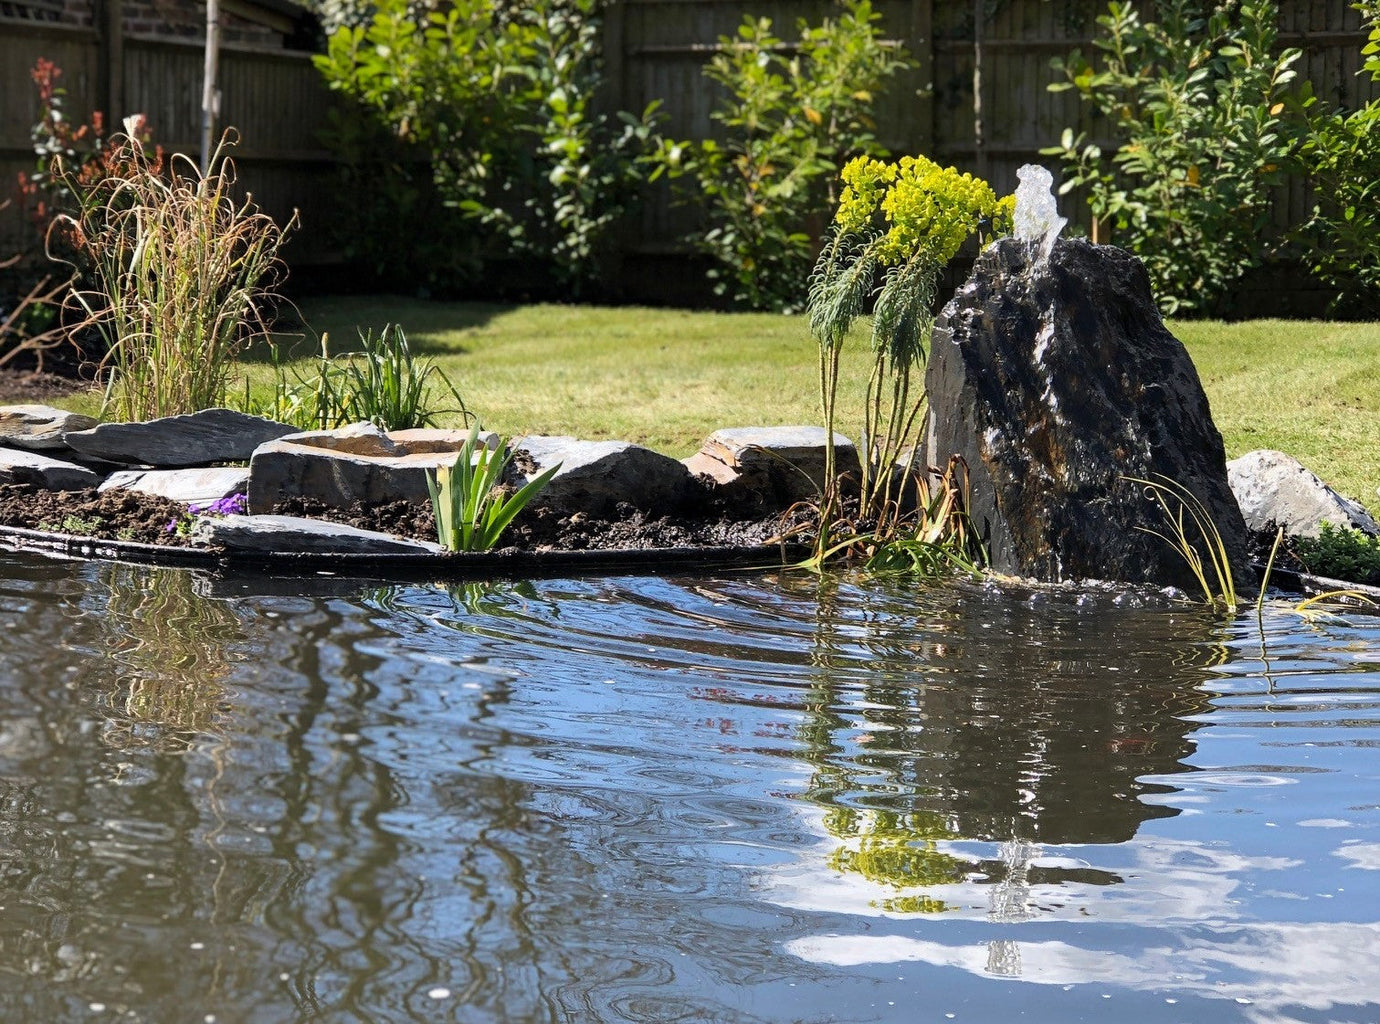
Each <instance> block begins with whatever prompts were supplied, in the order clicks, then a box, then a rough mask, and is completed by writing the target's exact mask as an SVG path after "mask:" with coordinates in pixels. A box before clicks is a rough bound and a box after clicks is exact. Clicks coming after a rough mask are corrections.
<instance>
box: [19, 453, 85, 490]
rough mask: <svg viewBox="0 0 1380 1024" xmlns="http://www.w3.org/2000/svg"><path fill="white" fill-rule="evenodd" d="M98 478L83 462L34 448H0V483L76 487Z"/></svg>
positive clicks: (45, 486)
mask: <svg viewBox="0 0 1380 1024" xmlns="http://www.w3.org/2000/svg"><path fill="white" fill-rule="evenodd" d="M100 482H101V478H100V475H99V474H97V473H93V472H92V471H91V470H89V469H87V468H86V467H85V466H78V465H76V464H74V463H71V462H64V461H63V460H61V459H54V458H51V457H49V456H47V455H40V454H39V453H38V452H28V451H21V450H20V449H18V448H0V484H32V485H34V486H35V487H42V488H44V489H45V490H49V491H80V490H82V489H83V488H86V487H95V486H96V485H97V484H98V483H100Z"/></svg>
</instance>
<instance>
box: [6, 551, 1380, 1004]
mask: <svg viewBox="0 0 1380 1024" xmlns="http://www.w3.org/2000/svg"><path fill="white" fill-rule="evenodd" d="M1292 607H1293V605H1292V602H1289V601H1287V600H1285V599H1282V598H1281V599H1279V600H1275V601H1271V602H1269V603H1268V604H1267V606H1266V610H1265V614H1264V616H1263V619H1262V620H1261V622H1259V623H1258V622H1257V620H1256V617H1255V615H1254V613H1253V612H1252V613H1248V614H1243V615H1242V616H1241V617H1239V618H1238V619H1237V620H1235V621H1223V620H1220V619H1214V618H1212V617H1210V616H1208V615H1206V614H1205V613H1202V612H1199V611H1197V610H1194V609H1192V608H1184V607H1182V606H1173V605H1170V604H1168V603H1166V602H1164V601H1162V600H1160V599H1158V598H1156V599H1154V600H1149V599H1144V598H1134V597H1126V596H1121V597H1118V596H1115V595H1112V594H1091V595H1084V596H1082V597H1080V596H1078V595H1076V594H1058V595H1051V594H1045V593H1040V594H1032V593H1030V592H1028V591H1019V590H1016V591H1011V592H1003V591H1002V590H1001V589H999V588H997V587H992V586H980V585H968V584H963V585H957V584H955V585H945V586H942V587H922V586H912V585H902V584H879V583H876V582H868V581H866V580H863V579H861V578H855V577H848V576H840V577H825V578H823V579H819V578H815V577H811V576H808V575H804V574H797V575H791V574H780V573H776V574H773V573H750V572H731V571H724V572H719V573H716V574H709V575H701V576H694V577H692V576H679V575H677V576H660V577H658V576H650V575H649V576H622V577H615V578H602V579H598V578H586V579H538V580H530V581H494V582H484V583H470V584H464V585H452V586H449V587H443V586H423V585H409V586H386V585H381V584H379V585H374V584H369V583H359V582H356V583H351V582H348V581H342V580H332V579H325V578H323V579H320V580H316V581H311V580H308V581H291V580H272V579H267V578H265V579H218V578H214V577H205V576H198V575H195V574H192V573H190V572H187V571H183V570H168V569H153V568H140V567H131V566H122V565H115V564H109V563H103V564H102V563H81V562H61V561H50V560H45V559H41V558H38V557H35V556H27V555H20V554H0V1019H3V1020H4V1021H6V1022H28V1021H33V1022H51V1021H72V1020H107V1019H108V1020H112V1021H115V1020H130V1021H148V1022H157V1024H161V1022H182V1021H189V1022H223V1024H229V1022H253V1024H271V1022H278V1021H284V1022H286V1021H311V1020H322V1021H361V1022H363V1021H368V1022H402V1021H467V1022H468V1021H475V1022H490V1021H515V1022H516V1021H524V1022H525V1021H553V1022H554V1021H580V1022H583V1021H600V1022H603V1021H639V1022H644V1021H654V1022H660V1021H706V1022H738V1021H745V1022H755V1021H771V1022H795V1021H809V1022H813V1021H849V1022H867V1021H907V1022H912V1021H948V1020H953V1021H958V1022H963V1021H970V1022H994V1021H1007V1020H1016V1019H1020V1020H1023V1021H1041V1022H1043V1021H1048V1022H1060V1024H1064V1022H1070V1021H1106V1020H1111V1019H1115V1020H1117V1021H1119V1022H1132V1021H1157V1022H1158V1021H1164V1022H1178V1021H1192V1022H1199V1024H1200V1022H1217V1021H1249V1022H1264V1021H1271V1022H1274V1021H1337V1020H1346V1021H1355V1020H1375V1019H1377V1018H1380V972H1377V971H1376V969H1375V956H1376V952H1375V951H1376V950H1377V949H1380V759H1377V751H1376V747H1377V745H1380V618H1377V617H1369V616H1366V615H1363V614H1353V613H1348V615H1347V618H1346V619H1345V620H1343V619H1337V618H1318V619H1311V620H1310V619H1306V618H1304V617H1302V616H1300V615H1298V614H1295V613H1294V611H1293V610H1292Z"/></svg>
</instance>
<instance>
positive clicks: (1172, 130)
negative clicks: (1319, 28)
mask: <svg viewBox="0 0 1380 1024" xmlns="http://www.w3.org/2000/svg"><path fill="white" fill-rule="evenodd" d="M1155 11H1156V13H1157V20H1154V21H1147V20H1145V19H1144V18H1143V17H1142V15H1141V14H1140V13H1139V12H1138V10H1137V9H1136V8H1135V6H1133V5H1132V4H1131V3H1129V2H1125V3H1122V2H1113V3H1112V4H1110V6H1109V13H1108V14H1107V15H1105V16H1103V17H1101V18H1099V19H1098V24H1099V25H1100V26H1101V29H1102V34H1101V36H1100V37H1099V38H1097V39H1095V40H1094V45H1095V46H1096V47H1097V49H1098V50H1099V51H1100V59H1099V60H1098V61H1097V62H1096V64H1094V63H1093V62H1090V61H1088V60H1086V59H1085V58H1084V57H1083V55H1082V54H1081V53H1080V52H1078V51H1075V52H1074V53H1073V54H1071V55H1070V56H1069V58H1068V60H1067V61H1061V60H1056V61H1055V66H1056V68H1058V69H1060V70H1062V71H1063V72H1064V73H1065V75H1066V79H1067V80H1066V81H1064V82H1058V83H1055V84H1054V85H1052V86H1051V87H1050V88H1051V89H1053V90H1059V89H1076V90H1077V91H1078V93H1079V95H1080V96H1081V97H1082V98H1083V99H1084V100H1086V101H1087V102H1089V103H1091V104H1092V105H1093V106H1095V107H1096V108H1097V109H1098V111H1100V112H1101V113H1102V114H1103V115H1105V116H1106V117H1107V118H1108V119H1110V121H1111V122H1112V130H1113V134H1114V135H1115V137H1116V139H1117V148H1116V150H1115V151H1114V152H1112V153H1110V154H1109V153H1106V152H1104V151H1103V149H1102V148H1101V147H1100V146H1098V145H1096V144H1094V143H1092V142H1090V141H1089V140H1088V138H1087V137H1086V136H1085V135H1079V136H1077V137H1075V136H1074V134H1073V132H1072V130H1066V131H1065V132H1064V134H1063V138H1062V139H1061V141H1060V144H1059V145H1058V146H1056V147H1053V148H1051V149H1046V150H1044V152H1045V153H1049V154H1057V155H1059V156H1061V157H1062V158H1063V161H1064V166H1065V178H1064V183H1063V186H1062V188H1061V191H1062V192H1069V191H1072V190H1074V189H1083V190H1085V191H1086V194H1087V196H1088V202H1089V205H1090V206H1091V209H1092V214H1093V216H1094V217H1095V218H1096V219H1097V223H1098V225H1099V226H1100V227H1105V228H1108V229H1110V233H1111V239H1112V241H1114V242H1115V243H1116V244H1117V245H1120V246H1122V247H1123V248H1125V249H1128V250H1130V251H1132V252H1134V253H1135V254H1136V255H1137V256H1139V257H1140V258H1141V260H1142V261H1143V262H1144V263H1145V266H1146V269H1147V270H1148V271H1149V272H1150V278H1151V281H1152V282H1153V284H1154V288H1155V291H1156V294H1157V296H1158V298H1159V302H1160V305H1161V307H1162V308H1163V309H1164V311H1165V312H1169V313H1175V312H1182V311H1190V310H1202V309H1204V308H1207V307H1210V306H1211V304H1212V302H1213V301H1214V300H1215V299H1216V298H1218V297H1219V296H1221V295H1222V294H1223V292H1224V291H1225V289H1226V288H1227V287H1228V286H1229V285H1230V284H1231V283H1232V282H1233V281H1235V280H1236V279H1237V278H1239V277H1240V276H1241V274H1242V273H1244V272H1245V271H1246V270H1247V269H1249V268H1251V267H1253V266H1256V265H1258V264H1259V262H1260V261H1261V258H1262V255H1263V253H1264V252H1265V250H1266V245H1267V244H1268V240H1269V236H1270V228H1271V206H1272V202H1273V195H1274V191H1275V189H1276V187H1277V186H1279V185H1280V184H1281V183H1282V182H1283V181H1284V180H1285V175H1286V173H1287V170H1288V167H1289V166H1290V162H1291V159H1292V157H1293V155H1294V152H1295V149H1296V146H1297V139H1298V134H1299V129H1298V127H1297V125H1296V123H1295V120H1296V119H1293V118H1291V116H1290V112H1291V110H1292V109H1294V107H1292V106H1291V97H1290V96H1289V95H1288V93H1287V87H1288V86H1289V84H1290V82H1291V81H1292V80H1293V79H1294V77H1295V71H1294V65H1295V63H1297V61H1298V59H1299V57H1300V51H1299V50H1297V49H1280V48H1278V47H1277V46H1276V42H1277V35H1278V33H1277V30H1276V24H1277V21H1278V16H1279V11H1278V7H1277V5H1276V4H1275V3H1274V2H1272V0H1229V2H1225V3H1222V4H1219V5H1216V6H1213V7H1211V8H1210V9H1208V8H1207V7H1206V6H1205V5H1204V4H1202V3H1200V2H1197V0H1160V2H1159V3H1157V4H1156V5H1155ZM1293 102H1294V103H1295V104H1296V105H1300V106H1301V105H1306V104H1307V103H1308V102H1309V98H1308V96H1307V95H1306V94H1304V95H1303V96H1301V97H1296V98H1293Z"/></svg>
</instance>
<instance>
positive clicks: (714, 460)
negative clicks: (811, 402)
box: [684, 426, 858, 509]
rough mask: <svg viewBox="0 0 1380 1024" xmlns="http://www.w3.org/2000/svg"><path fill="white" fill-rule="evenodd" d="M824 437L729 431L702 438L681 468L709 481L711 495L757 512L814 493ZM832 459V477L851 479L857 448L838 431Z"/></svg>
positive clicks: (801, 431)
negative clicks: (847, 476) (751, 508)
mask: <svg viewBox="0 0 1380 1024" xmlns="http://www.w3.org/2000/svg"><path fill="white" fill-rule="evenodd" d="M825 438H826V434H825V431H824V428H823V427H810V426H803V427H730V428H726V429H723V430H716V431H714V433H712V434H710V435H709V436H708V437H707V438H705V441H704V444H703V445H702V446H701V447H700V450H699V451H698V452H696V453H695V454H694V455H692V456H690V457H689V458H688V459H685V460H684V464H685V467H686V468H687V469H688V470H689V471H690V473H691V474H692V475H694V476H696V477H700V478H702V479H707V480H709V481H712V484H713V488H714V492H715V494H716V496H720V497H723V498H726V499H728V500H730V501H733V502H739V503H742V504H745V505H750V506H753V507H756V508H759V509H766V508H785V507H787V506H789V505H791V504H793V503H794V502H797V501H800V500H809V499H811V498H814V497H817V496H818V495H819V494H820V492H821V490H822V488H823V484H824V442H825ZM834 458H835V462H836V465H835V470H836V472H837V473H839V474H851V475H852V476H853V478H854V479H856V478H857V475H858V451H857V448H856V447H854V445H853V442H852V441H850V440H849V439H848V438H846V437H844V436H843V435H842V434H839V433H835V434H834Z"/></svg>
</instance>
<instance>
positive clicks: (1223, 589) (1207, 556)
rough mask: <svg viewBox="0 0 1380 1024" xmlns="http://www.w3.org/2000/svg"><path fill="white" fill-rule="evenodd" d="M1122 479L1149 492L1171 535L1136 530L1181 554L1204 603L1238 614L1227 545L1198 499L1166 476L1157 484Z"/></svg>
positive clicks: (1139, 478)
mask: <svg viewBox="0 0 1380 1024" xmlns="http://www.w3.org/2000/svg"><path fill="white" fill-rule="evenodd" d="M1122 479H1123V480H1125V481H1127V482H1128V483H1133V484H1137V485H1138V486H1140V487H1143V488H1144V489H1145V496H1146V497H1147V498H1148V499H1150V501H1151V502H1153V503H1154V504H1155V505H1156V506H1157V507H1158V508H1159V510H1160V512H1161V513H1162V514H1163V516H1164V519H1165V521H1166V524H1167V526H1166V530H1167V531H1168V532H1161V531H1159V530H1155V529H1151V528H1150V527H1148V526H1138V527H1136V529H1138V530H1140V531H1141V532H1142V533H1148V534H1150V535H1151V536H1153V537H1159V538H1160V539H1161V540H1163V541H1164V542H1165V543H1167V544H1168V545H1169V546H1170V547H1172V548H1173V549H1174V550H1175V551H1177V552H1178V553H1179V555H1180V556H1181V557H1182V558H1183V560H1184V561H1185V562H1186V563H1187V564H1188V567H1189V570H1190V571H1191V572H1192V573H1193V577H1194V579H1195V580H1197V582H1198V587H1199V589H1200V590H1202V592H1203V600H1205V601H1206V602H1207V603H1208V604H1209V605H1211V606H1213V607H1216V606H1218V605H1221V606H1222V607H1223V608H1224V609H1225V610H1226V611H1227V612H1228V613H1230V614H1235V612H1236V609H1237V608H1238V607H1239V606H1240V603H1241V602H1240V601H1239V600H1238V598H1237V594H1236V581H1235V580H1234V579H1233V578H1232V572H1231V559H1230V558H1229V557H1228V556H1227V546H1226V542H1225V541H1224V540H1223V539H1222V534H1221V532H1220V531H1219V530H1218V529H1217V524H1216V523H1214V522H1213V521H1212V516H1211V515H1210V514H1209V513H1208V510H1207V507H1206V506H1205V505H1204V504H1203V503H1202V501H1201V500H1200V499H1199V498H1198V496H1197V495H1195V494H1194V493H1193V492H1192V491H1190V490H1189V489H1188V488H1187V487H1185V486H1184V485H1183V484H1181V483H1178V482H1177V481H1174V480H1171V479H1169V478H1168V477H1165V476H1157V478H1156V479H1154V480H1146V479H1144V478H1142V477H1133V476H1128V477H1122Z"/></svg>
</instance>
